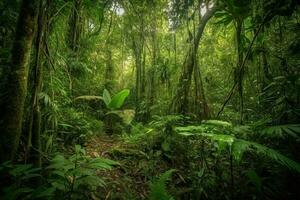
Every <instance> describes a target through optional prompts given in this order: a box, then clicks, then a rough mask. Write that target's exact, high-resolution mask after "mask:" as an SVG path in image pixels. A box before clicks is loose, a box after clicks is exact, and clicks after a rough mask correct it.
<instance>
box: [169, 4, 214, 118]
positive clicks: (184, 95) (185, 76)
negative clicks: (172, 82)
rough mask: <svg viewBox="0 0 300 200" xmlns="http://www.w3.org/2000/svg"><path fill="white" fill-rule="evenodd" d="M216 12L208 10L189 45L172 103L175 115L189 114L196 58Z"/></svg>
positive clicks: (212, 9)
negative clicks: (189, 98) (208, 24)
mask: <svg viewBox="0 0 300 200" xmlns="http://www.w3.org/2000/svg"><path fill="white" fill-rule="evenodd" d="M216 11H217V7H216V6H215V7H213V8H211V10H208V11H207V12H206V13H205V15H204V16H203V17H202V18H201V21H200V23H199V25H198V27H197V33H196V36H195V38H194V39H193V40H192V41H191V43H190V45H189V49H188V52H187V56H186V58H185V61H184V64H183V69H182V73H181V76H180V78H179V83H178V86H177V91H176V94H175V96H174V97H173V100H172V103H171V110H172V112H173V113H180V114H186V113H187V112H188V93H189V89H190V85H191V76H192V73H193V69H194V66H195V56H196V55H197V50H198V46H199V42H200V39H201V37H202V34H203V31H204V28H205V26H206V24H207V22H208V21H209V19H210V18H211V17H212V16H213V15H214V14H215V12H216Z"/></svg>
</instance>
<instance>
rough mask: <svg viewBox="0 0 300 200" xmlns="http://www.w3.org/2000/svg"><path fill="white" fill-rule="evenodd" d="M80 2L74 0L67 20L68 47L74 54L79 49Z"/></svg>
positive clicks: (80, 31) (80, 27)
mask: <svg viewBox="0 0 300 200" xmlns="http://www.w3.org/2000/svg"><path fill="white" fill-rule="evenodd" d="M81 10H82V0H74V5H73V8H72V13H71V15H70V19H69V32H68V45H69V47H70V48H71V49H72V50H73V51H74V52H76V51H77V50H78V48H79V46H78V44H79V39H80V37H81V33H82V18H81Z"/></svg>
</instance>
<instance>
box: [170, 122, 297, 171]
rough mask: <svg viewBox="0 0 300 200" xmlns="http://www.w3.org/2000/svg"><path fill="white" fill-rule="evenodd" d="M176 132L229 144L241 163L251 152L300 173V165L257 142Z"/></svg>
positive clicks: (226, 136) (229, 136)
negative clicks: (245, 154)
mask: <svg viewBox="0 0 300 200" xmlns="http://www.w3.org/2000/svg"><path fill="white" fill-rule="evenodd" d="M176 130H179V132H178V134H180V135H184V136H192V135H194V136H203V137H207V138H210V139H211V140H214V141H217V142H221V143H222V145H220V146H222V147H224V145H223V144H224V143H225V144H227V145H228V146H229V147H230V148H229V149H230V151H231V153H232V155H233V157H234V158H235V159H236V160H237V161H239V160H240V159H241V157H242V155H243V153H244V152H246V151H251V152H254V153H258V154H262V155H265V156H267V157H268V158H270V159H272V160H274V161H276V162H277V163H279V164H281V165H283V166H285V167H287V168H288V169H290V170H293V171H296V172H298V173H300V164H299V163H297V162H295V161H293V160H292V159H290V158H288V157H286V156H284V155H283V154H281V153H280V152H278V151H276V150H274V149H272V148H269V147H266V146H264V145H262V144H259V143H256V142H251V141H247V140H243V139H238V138H236V137H234V136H232V135H224V134H213V133H206V132H200V133H199V132H196V133H193V132H192V131H191V132H190V131H187V130H192V129H189V128H188V127H186V128H185V129H184V128H177V129H176ZM180 130H185V131H186V132H180Z"/></svg>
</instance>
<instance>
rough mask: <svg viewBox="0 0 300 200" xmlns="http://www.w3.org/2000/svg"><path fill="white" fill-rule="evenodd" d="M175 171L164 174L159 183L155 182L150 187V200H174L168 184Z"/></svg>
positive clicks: (171, 170)
mask: <svg viewBox="0 0 300 200" xmlns="http://www.w3.org/2000/svg"><path fill="white" fill-rule="evenodd" d="M174 171H175V170H174V169H170V170H168V171H166V172H164V173H163V174H162V175H161V176H160V177H159V178H158V180H157V181H155V182H153V183H152V184H151V186H150V195H149V199H150V200H174V198H173V197H172V196H171V195H170V194H168V191H167V188H166V183H167V181H168V179H169V178H170V177H171V175H172V173H173V172H174Z"/></svg>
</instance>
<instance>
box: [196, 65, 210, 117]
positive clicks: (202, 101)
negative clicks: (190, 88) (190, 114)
mask: <svg viewBox="0 0 300 200" xmlns="http://www.w3.org/2000/svg"><path fill="white" fill-rule="evenodd" d="M194 79H195V92H196V95H195V102H196V110H195V111H196V114H197V116H198V118H199V119H200V120H203V119H208V118H209V117H210V112H209V107H208V103H207V101H206V97H205V92H204V87H203V82H202V77H201V72H200V67H199V64H198V62H197V61H196V64H195V69H194Z"/></svg>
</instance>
